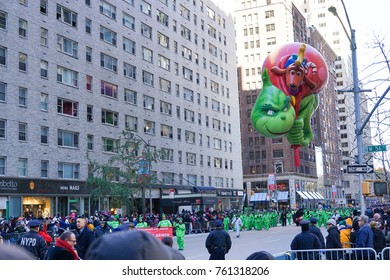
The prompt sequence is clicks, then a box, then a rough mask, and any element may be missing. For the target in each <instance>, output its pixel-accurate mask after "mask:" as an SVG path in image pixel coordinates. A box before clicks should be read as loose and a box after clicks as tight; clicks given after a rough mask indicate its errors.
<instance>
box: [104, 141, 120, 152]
mask: <svg viewBox="0 0 390 280" xmlns="http://www.w3.org/2000/svg"><path fill="white" fill-rule="evenodd" d="M118 146H119V142H118V140H116V139H111V138H103V151H104V152H109V153H117V152H118Z"/></svg>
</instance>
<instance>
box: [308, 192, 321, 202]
mask: <svg viewBox="0 0 390 280" xmlns="http://www.w3.org/2000/svg"><path fill="white" fill-rule="evenodd" d="M309 194H310V195H311V196H312V197H314V199H316V200H319V199H320V198H319V197H318V195H317V193H316V192H309Z"/></svg>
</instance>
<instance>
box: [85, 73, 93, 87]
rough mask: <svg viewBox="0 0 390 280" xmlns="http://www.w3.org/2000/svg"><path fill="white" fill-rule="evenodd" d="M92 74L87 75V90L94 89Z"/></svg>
mask: <svg viewBox="0 0 390 280" xmlns="http://www.w3.org/2000/svg"><path fill="white" fill-rule="evenodd" d="M92 80H93V78H92V76H89V75H86V76H85V89H86V90H87V91H92Z"/></svg>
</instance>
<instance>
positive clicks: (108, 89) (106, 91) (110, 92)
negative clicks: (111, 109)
mask: <svg viewBox="0 0 390 280" xmlns="http://www.w3.org/2000/svg"><path fill="white" fill-rule="evenodd" d="M100 93H101V95H104V96H107V97H112V98H118V86H117V85H114V84H111V83H109V82H106V81H103V80H102V81H101V83H100Z"/></svg>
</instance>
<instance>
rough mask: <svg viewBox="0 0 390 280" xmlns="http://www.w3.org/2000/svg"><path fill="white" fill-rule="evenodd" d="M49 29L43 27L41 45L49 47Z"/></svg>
mask: <svg viewBox="0 0 390 280" xmlns="http://www.w3.org/2000/svg"><path fill="white" fill-rule="evenodd" d="M48 36H49V31H48V30H47V29H45V28H42V27H41V45H42V46H45V47H47V40H48Z"/></svg>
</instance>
